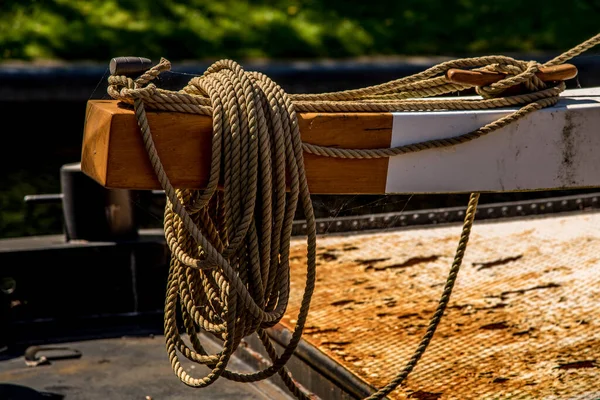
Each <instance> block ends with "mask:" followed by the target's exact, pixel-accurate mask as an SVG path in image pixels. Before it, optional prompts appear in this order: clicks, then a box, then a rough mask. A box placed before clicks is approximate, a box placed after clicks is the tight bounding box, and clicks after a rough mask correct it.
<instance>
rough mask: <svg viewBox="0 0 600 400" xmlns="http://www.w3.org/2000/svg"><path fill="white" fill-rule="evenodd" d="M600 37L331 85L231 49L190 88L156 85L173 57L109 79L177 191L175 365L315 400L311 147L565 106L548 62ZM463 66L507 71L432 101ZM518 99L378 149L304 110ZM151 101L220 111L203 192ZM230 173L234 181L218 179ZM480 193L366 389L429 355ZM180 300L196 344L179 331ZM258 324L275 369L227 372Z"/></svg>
mask: <svg viewBox="0 0 600 400" xmlns="http://www.w3.org/2000/svg"><path fill="white" fill-rule="evenodd" d="M599 42H600V34H598V35H596V36H594V37H592V38H591V39H589V40H587V41H585V42H583V43H581V44H580V45H578V46H576V47H574V48H573V49H571V50H569V51H567V52H565V53H563V54H561V55H560V56H558V57H556V58H555V59H553V60H551V61H549V62H547V63H545V64H543V65H542V64H539V63H537V62H535V61H529V62H526V61H521V60H516V59H513V58H511V57H505V56H488V57H477V58H464V59H457V60H452V61H448V62H444V63H441V64H438V65H436V66H434V67H432V68H429V69H427V70H425V71H423V72H421V73H418V74H415V75H411V76H408V77H405V78H402V79H398V80H394V81H390V82H387V83H383V84H381V85H376V86H371V87H366V88H362V89H357V90H348V91H341V92H333V93H322V94H301V95H289V94H287V93H285V91H284V90H283V89H282V88H281V87H279V86H278V85H277V84H276V83H274V82H273V81H271V80H270V79H269V78H268V77H267V76H265V75H264V74H261V73H258V72H246V71H244V70H243V69H242V67H241V66H240V65H238V64H237V63H235V62H234V61H231V60H221V61H218V62H216V63H214V64H213V65H212V66H210V67H209V68H208V69H207V70H206V72H205V73H204V74H203V75H202V76H199V77H194V78H192V79H191V80H190V81H189V82H188V84H187V86H185V87H184V88H183V89H181V90H179V91H168V90H164V89H160V88H158V87H157V86H156V85H155V84H153V83H151V81H153V80H154V79H156V78H157V77H158V76H159V75H160V73H162V72H164V71H168V70H169V69H170V67H171V64H170V62H169V61H168V60H166V59H164V58H163V59H161V61H160V62H159V63H158V64H157V65H156V66H154V67H152V68H150V69H149V70H148V71H146V72H145V73H144V74H143V75H141V76H140V77H138V78H137V79H131V78H129V77H126V76H120V75H113V76H111V77H109V87H108V93H109V94H110V95H111V96H112V97H113V98H114V99H117V100H121V101H123V102H126V103H129V104H132V105H133V106H134V109H135V114H136V117H137V119H138V123H139V126H140V130H141V133H142V135H143V139H144V143H145V146H146V149H147V151H148V154H149V157H150V161H151V163H152V166H153V168H154V170H155V172H156V175H157V177H158V180H159V182H160V184H161V186H162V188H163V189H164V191H165V193H166V196H167V204H166V206H165V215H164V229H165V237H166V241H167V243H168V246H169V249H170V250H171V265H170V271H169V279H168V284H167V295H166V301H165V316H164V318H165V337H166V347H167V352H168V354H169V358H170V362H171V365H172V367H173V370H174V372H175V374H176V375H177V376H178V377H179V378H180V379H181V380H182V381H183V382H184V383H185V384H187V385H189V386H193V387H205V386H208V385H210V384H211V383H213V382H215V381H216V380H217V379H218V378H219V377H221V376H222V377H225V378H227V379H231V380H235V381H239V382H252V381H258V380H261V379H266V378H268V377H270V376H272V375H274V374H276V373H278V374H279V375H280V376H281V377H282V379H283V381H284V382H285V384H286V385H287V386H288V388H289V389H290V390H291V391H292V393H293V394H294V395H295V396H297V397H298V398H301V399H305V398H309V394H307V393H305V392H304V391H303V390H302V389H300V388H299V387H298V386H297V385H296V384H295V382H294V381H293V379H292V377H291V375H290V374H289V372H288V371H287V369H286V367H285V364H286V362H287V361H288V360H289V359H290V357H291V356H292V354H293V352H294V351H295V349H296V347H297V345H298V343H299V341H300V338H301V335H302V331H303V328H304V325H305V322H306V319H307V316H308V311H309V306H310V300H311V296H312V293H313V290H314V288H315V276H316V264H315V263H316V229H315V218H314V214H313V209H312V203H311V199H310V193H309V190H308V185H307V182H306V176H305V172H304V163H303V152H307V153H311V154H317V155H320V156H327V157H343V158H379V157H390V156H396V155H401V154H406V153H411V152H416V151H421V150H425V149H431V148H440V147H447V146H454V145H457V144H461V143H465V142H468V141H470V140H474V139H476V138H479V137H481V136H484V135H487V134H489V133H491V132H494V131H495V130H498V129H500V128H502V127H503V126H506V125H508V124H510V123H512V122H514V121H516V120H518V119H521V118H523V117H524V116H526V115H527V114H529V113H531V112H533V111H535V110H539V109H542V108H544V107H548V106H552V105H554V104H556V103H557V101H558V100H559V95H560V93H561V92H562V91H564V90H565V84H564V82H556V83H555V84H554V85H551V86H548V84H547V83H545V82H543V81H541V80H540V79H539V78H537V77H536V75H535V74H536V72H537V71H538V70H539V68H540V67H543V66H552V65H559V64H562V63H564V62H566V61H567V60H569V59H571V58H573V57H575V56H577V55H579V54H581V53H583V52H584V51H587V50H588V49H590V48H591V47H593V46H595V45H596V44H598V43H599ZM451 68H469V69H473V70H476V71H498V72H503V73H505V74H507V76H506V78H505V79H502V80H501V81H499V82H496V83H494V84H491V85H490V86H485V87H476V88H475V89H476V91H477V93H478V94H480V95H481V97H482V98H481V99H461V98H456V99H450V100H448V99H435V98H434V99H426V98H427V97H432V96H439V95H443V94H446V93H451V92H457V91H461V90H464V89H469V88H472V87H473V86H471V85H463V84H456V83H453V82H451V81H449V80H448V79H447V78H446V77H445V75H444V74H445V73H446V71H448V70H449V69H451ZM520 84H521V85H524V86H525V87H526V88H527V89H528V93H524V94H519V95H514V96H502V93H503V92H504V91H505V90H506V89H508V88H510V87H512V86H515V85H520ZM508 106H512V107H514V106H521V108H520V109H519V110H517V111H515V112H513V113H512V114H510V115H507V116H505V117H503V118H500V119H498V120H497V121H494V122H492V123H490V124H487V125H485V126H483V127H481V128H479V129H477V130H475V131H473V132H467V133H463V134H460V135H458V136H455V137H453V138H450V139H443V140H429V141H423V142H420V143H415V144H410V145H405V146H399V147H394V148H385V149H371V150H364V149H339V148H329V147H322V146H315V145H311V144H309V143H303V142H302V141H301V137H300V132H299V130H298V122H297V118H296V112H392V111H423V112H427V111H433V110H475V109H490V108H497V107H508ZM146 109H151V110H166V111H173V112H184V113H195V114H203V115H210V116H212V123H213V138H212V161H211V172H210V178H209V182H208V185H207V187H206V188H205V189H204V190H201V191H196V190H188V189H175V188H174V187H173V186H172V185H171V184H170V182H169V178H168V177H167V176H166V174H165V171H164V169H163V167H162V165H161V162H160V158H159V155H158V154H157V152H156V149H155V147H154V143H153V141H152V135H151V133H150V126H149V125H148V119H147V118H146V111H145V110H146ZM220 182H223V188H222V190H221V189H220V188H218V185H219V183H220ZM478 199H479V194H477V193H473V194H471V197H470V200H469V204H468V207H467V212H466V215H465V220H464V224H463V228H462V234H461V236H460V240H459V244H458V248H457V251H456V254H455V257H454V262H453V263H452V266H451V268H450V272H449V275H448V279H447V282H446V285H445V287H444V290H443V293H442V296H441V298H440V300H439V304H438V307H437V309H436V311H435V313H434V315H433V316H432V318H431V320H430V323H429V326H428V328H427V330H426V333H425V335H424V336H423V338H422V340H421V342H420V344H419V346H418V347H417V349H416V350H415V353H414V354H413V356H412V357H411V359H410V360H409V361H408V363H407V364H406V366H405V368H404V369H403V370H402V371H400V372H399V373H398V375H396V377H395V378H394V379H393V380H392V381H391V382H390V383H389V384H388V385H386V386H385V387H383V388H381V389H380V390H378V391H377V392H376V393H374V394H372V395H371V396H369V397H368V399H381V398H383V397H385V396H386V395H387V394H389V393H390V392H391V391H393V390H394V389H395V388H397V387H398V386H399V385H400V384H402V382H403V381H404V379H405V378H406V377H407V376H408V374H409V373H410V372H411V371H412V370H413V368H414V367H415V366H416V364H417V362H418V361H419V359H420V357H421V356H422V355H423V353H424V352H425V349H426V348H427V346H428V344H429V342H430V341H431V339H432V337H433V335H434V333H435V330H436V328H437V326H438V324H439V322H440V320H441V318H442V315H443V314H444V311H445V309H446V306H447V304H448V302H449V300H450V295H451V293H452V288H453V286H454V283H455V281H456V277H457V274H458V271H459V269H460V265H461V262H462V258H463V256H464V253H465V250H466V247H467V242H468V239H469V233H470V231H471V226H472V224H473V219H474V216H475V211H476V208H477V202H478ZM298 203H300V205H301V207H302V209H303V213H304V215H305V217H306V226H307V244H308V247H307V274H306V283H305V285H306V286H305V291H304V295H303V298H302V303H301V306H300V310H299V315H298V317H297V318H296V320H297V323H296V327H295V329H294V332H293V333H292V337H291V340H290V342H289V343H288V345H287V346H286V347H285V348H284V351H283V352H282V353H281V354H278V353H277V352H276V350H275V348H274V346H273V344H272V343H271V341H270V338H269V337H268V335H267V333H266V331H265V329H267V328H269V327H272V326H274V325H275V324H277V322H278V321H279V320H280V319H281V318H282V317H283V315H284V313H285V311H286V308H287V303H288V300H289V290H290V276H289V251H290V238H291V233H292V222H293V219H294V216H295V213H296V210H297V207H298V206H299V204H298ZM178 303H179V305H180V308H181V316H182V321H183V324H184V326H185V329H186V333H187V334H188V335H189V338H190V342H191V347H190V346H188V345H187V344H186V343H185V342H184V341H183V339H182V337H181V334H180V332H179V331H178V327H177V319H176V315H177V306H178ZM199 329H201V330H203V331H205V332H208V333H211V334H212V335H214V336H215V337H217V338H219V339H221V340H222V341H223V348H222V350H221V351H220V352H219V353H217V354H208V353H207V352H206V351H205V349H204V347H203V346H202V343H201V342H200V339H199V337H198V335H197V333H198V331H199ZM254 332H256V333H257V334H258V336H259V337H260V339H261V341H262V343H263V345H264V346H265V349H266V352H267V353H268V354H269V356H270V358H271V360H272V363H271V366H269V367H267V368H265V369H264V370H262V371H258V372H255V373H252V374H241V373H237V372H234V371H230V370H228V369H227V363H228V361H229V358H230V357H231V355H232V354H233V352H234V351H235V350H236V349H237V347H238V346H239V344H240V342H241V340H242V339H243V338H244V337H245V336H248V335H250V334H252V333H254ZM179 353H180V354H182V355H183V356H185V357H186V358H187V359H189V360H191V361H194V362H197V363H201V364H204V365H206V366H208V367H209V369H210V372H209V373H208V374H207V375H206V376H204V377H202V378H194V377H192V376H190V375H189V374H188V373H187V372H185V370H184V369H183V367H182V366H181V364H180V361H179V355H178V354H179Z"/></svg>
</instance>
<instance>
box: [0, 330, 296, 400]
mask: <svg viewBox="0 0 600 400" xmlns="http://www.w3.org/2000/svg"><path fill="white" fill-rule="evenodd" d="M203 340H204V341H203V343H207V344H208V345H209V348H210V343H211V342H210V340H209V341H208V342H207V341H206V339H203ZM48 345H55V346H61V347H68V348H70V349H73V350H78V351H80V352H81V353H82V356H81V358H79V359H70V360H56V361H51V362H50V364H49V365H39V366H37V367H28V366H26V364H25V362H24V359H23V357H22V356H19V357H15V358H12V359H8V358H7V357H6V356H5V357H4V358H5V359H4V360H3V361H1V362H0V399H2V400H44V399H45V400H100V399H101V400H134V399H139V400H167V399H168V400H183V399H197V398H203V399H214V400H218V399H249V400H250V399H251V400H268V399H282V400H284V399H286V400H291V399H293V397H291V396H289V394H287V393H285V391H283V390H282V389H280V388H278V387H277V386H276V385H274V384H273V383H271V382H270V381H261V382H257V383H252V384H249V383H246V384H244V383H238V382H232V381H228V380H227V379H219V380H217V382H215V383H213V384H212V385H211V386H208V387H206V388H202V389H194V388H190V387H188V386H186V385H184V384H183V383H181V382H180V381H179V378H177V377H176V376H175V374H174V373H173V371H172V369H171V365H170V364H169V360H168V357H167V354H166V351H165V340H164V337H162V336H160V335H158V336H156V337H154V336H125V337H115V338H103V339H95V340H79V341H76V342H67V343H57V344H53V343H49V344H48V343H47V344H45V346H48ZM213 347H214V348H213V349H211V350H217V345H216V343H215V344H213ZM44 354H46V355H48V354H50V353H49V352H45V353H44ZM54 354H57V352H54ZM183 365H184V367H186V371H187V372H188V373H190V374H195V375H198V376H203V375H204V374H206V368H204V367H202V366H198V365H192V363H191V362H185V361H184V362H183ZM229 366H230V368H232V369H234V370H238V371H245V372H250V371H251V369H250V367H249V366H248V365H247V364H245V363H244V362H242V361H241V360H240V359H239V358H237V357H233V358H232V359H231V361H230V363H229Z"/></svg>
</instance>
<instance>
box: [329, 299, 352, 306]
mask: <svg viewBox="0 0 600 400" xmlns="http://www.w3.org/2000/svg"><path fill="white" fill-rule="evenodd" d="M350 303H354V300H338V301H334V302H333V303H331V305H332V306H345V305H346V304H350Z"/></svg>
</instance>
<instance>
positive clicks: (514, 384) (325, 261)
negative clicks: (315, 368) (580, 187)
mask: <svg viewBox="0 0 600 400" xmlns="http://www.w3.org/2000/svg"><path fill="white" fill-rule="evenodd" d="M459 234H460V226H458V225H454V226H445V227H437V228H428V229H417V230H410V229H403V230H392V231H387V232H369V233H366V234H360V233H352V234H347V235H331V236H321V237H319V239H318V241H317V245H318V263H319V265H318V275H317V287H316V290H315V294H314V296H313V301H312V304H311V311H310V315H309V318H308V321H307V328H306V330H305V334H304V336H303V339H304V340H306V341H307V342H308V343H309V344H312V345H314V346H316V347H317V348H319V349H320V350H321V351H323V352H324V353H325V354H326V355H328V356H329V357H331V358H332V359H334V360H335V361H337V362H338V363H340V364H341V365H342V366H344V367H345V368H347V369H348V370H349V371H350V372H351V373H353V374H355V375H356V376H357V377H358V378H360V379H361V380H362V381H364V382H366V383H367V384H369V385H371V386H373V387H381V386H383V385H385V384H386V383H387V382H388V381H389V380H390V379H391V378H392V377H393V376H394V375H395V373H397V372H398V371H400V370H401V369H402V368H403V367H404V364H405V363H406V361H407V360H408V359H409V358H410V356H411V355H412V352H413V351H414V349H415V348H416V346H417V344H418V342H419V340H420V339H421V336H422V335H423V333H424V331H425V328H426V326H427V324H428V322H429V318H430V316H431V314H432V313H433V311H434V309H435V306H436V305H437V301H438V298H439V295H440V293H441V289H442V286H443V284H444V282H445V279H446V274H447V272H448V269H449V266H450V263H451V261H452V258H453V256H454V251H455V248H456V244H457V241H458V237H459ZM305 249H306V246H305V244H304V242H303V239H302V238H298V239H295V240H294V241H293V243H292V254H291V257H292V284H291V291H292V297H291V300H290V306H289V308H288V313H287V314H286V316H285V318H284V320H283V321H282V324H283V325H284V326H285V327H287V328H293V326H294V324H295V318H296V315H297V307H298V304H299V303H300V296H301V295H302V293H303V288H304V279H305V267H304V266H305ZM599 328H600V213H592V212H590V213H578V214H574V215H560V216H552V217H537V218H531V219H528V220H518V221H510V222H480V223H477V222H476V223H475V226H474V229H473V233H472V236H471V241H470V244H469V248H468V249H467V253H466V256H465V259H464V263H463V267H462V270H461V272H460V274H459V278H458V281H457V285H456V287H455V291H454V294H453V296H452V300H451V302H450V305H449V309H448V310H447V312H446V314H445V317H444V319H443V320H442V323H441V324H440V326H439V328H438V331H437V333H436V334H435V336H434V339H433V341H432V343H431V345H430V347H429V349H428V351H427V352H426V353H425V355H424V357H423V358H422V359H421V361H420V363H419V364H418V365H417V367H416V368H415V370H414V371H413V373H412V374H411V375H410V376H409V378H408V380H407V381H406V383H405V385H404V386H403V387H401V388H399V389H397V390H396V391H394V392H393V393H392V394H391V395H390V396H389V397H390V398H392V399H421V400H423V399H427V400H430V399H492V398H493V399H498V398H510V399H532V398H534V399H598V398H600V383H598V382H600V329H599Z"/></svg>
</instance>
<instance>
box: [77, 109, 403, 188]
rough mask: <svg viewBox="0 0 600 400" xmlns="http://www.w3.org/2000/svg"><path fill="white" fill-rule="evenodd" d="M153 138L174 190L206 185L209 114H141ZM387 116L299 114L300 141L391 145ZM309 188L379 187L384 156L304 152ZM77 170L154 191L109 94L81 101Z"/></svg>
mask: <svg viewBox="0 0 600 400" xmlns="http://www.w3.org/2000/svg"><path fill="white" fill-rule="evenodd" d="M147 114H148V121H149V124H150V129H151V131H152V136H153V138H154V142H155V145H156V148H157V151H158V154H159V157H160V160H161V163H162V164H163V166H164V168H165V171H166V173H167V176H168V177H169V179H170V180H171V183H172V184H173V186H175V187H177V188H193V189H199V188H202V187H204V185H206V183H207V180H208V174H209V169H210V160H211V146H212V121H211V118H210V117H207V116H201V115H194V114H185V113H175V112H148V113H147ZM392 120H393V118H392V115H391V114H389V113H360V114H326V113H304V114H302V113H301V114H299V116H298V123H299V128H300V132H301V135H302V140H303V141H305V142H308V143H313V144H317V145H324V146H330V147H343V148H356V149H364V148H386V147H389V146H390V142H391V133H392ZM304 162H305V169H306V176H307V180H308V184H309V189H310V191H311V193H315V194H319V193H321V194H341V193H347V194H352V193H364V194H367V193H383V192H384V191H385V186H386V177H387V167H388V159H386V158H382V159H375V160H348V159H336V158H329V157H319V156H314V155H311V154H305V155H304ZM81 167H82V170H83V171H84V172H85V173H86V174H87V175H89V176H90V177H92V178H93V179H94V180H96V181H97V182H98V183H100V184H101V185H103V186H105V187H108V188H126V189H140V190H146V189H160V186H159V183H158V180H157V179H156V176H155V173H154V171H153V169H152V166H151V165H150V162H149V160H148V155H147V153H146V150H145V148H144V145H143V142H142V138H141V134H140V131H139V128H138V126H137V120H136V118H135V115H134V113H133V111H132V110H131V109H130V108H129V107H125V106H123V105H121V104H119V103H118V102H117V101H114V100H91V101H89V102H88V106H87V115H86V122H85V128H84V137H83V146H82V157H81Z"/></svg>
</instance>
